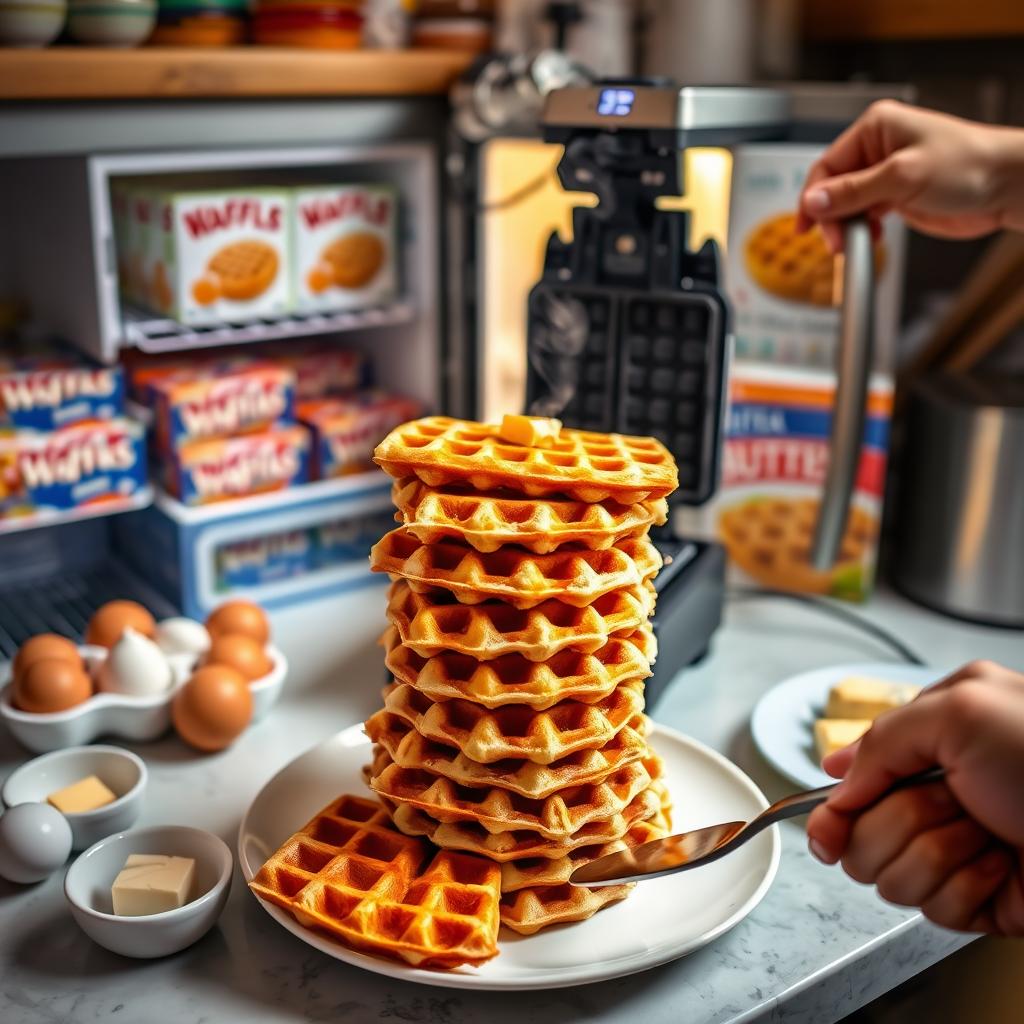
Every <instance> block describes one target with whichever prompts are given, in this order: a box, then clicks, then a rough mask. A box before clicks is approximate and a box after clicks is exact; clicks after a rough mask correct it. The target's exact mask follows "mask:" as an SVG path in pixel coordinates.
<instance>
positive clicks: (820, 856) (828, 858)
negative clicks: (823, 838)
mask: <svg viewBox="0 0 1024 1024" xmlns="http://www.w3.org/2000/svg"><path fill="white" fill-rule="evenodd" d="M807 849H809V850H810V851H811V856H812V857H814V858H815V859H817V860H820V861H821V863H822V864H835V862H836V861H835V857H833V856H832V854H830V853H829V852H828V850H826V849H825V847H824V846H822V845H821V843H819V842H818V840H817V839H808V840H807Z"/></svg>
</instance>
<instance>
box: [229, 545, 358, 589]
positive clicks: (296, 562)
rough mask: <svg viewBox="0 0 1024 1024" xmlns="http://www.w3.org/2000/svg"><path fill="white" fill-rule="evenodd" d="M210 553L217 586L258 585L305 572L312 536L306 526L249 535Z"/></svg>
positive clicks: (311, 560)
mask: <svg viewBox="0 0 1024 1024" xmlns="http://www.w3.org/2000/svg"><path fill="white" fill-rule="evenodd" d="M366 553H367V554H369V548H367V552H366ZM214 557H215V562H216V576H217V588H218V589H219V590H234V589H236V588H238V587H258V586H261V585H263V584H265V583H272V582H273V581H274V580H283V579H289V578H290V577H292V576H298V575H299V574H301V573H304V572H308V571H309V570H310V569H311V568H312V567H313V537H312V533H311V532H310V531H309V530H288V531H285V532H283V533H271V534H268V535H266V536H263V537H249V538H247V539H245V540H238V541H232V542H231V543H230V544H224V545H221V546H220V547H218V548H217V551H216V554H215V556H214Z"/></svg>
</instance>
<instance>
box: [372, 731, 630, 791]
mask: <svg viewBox="0 0 1024 1024" xmlns="http://www.w3.org/2000/svg"><path fill="white" fill-rule="evenodd" d="M366 734H367V735H368V736H369V737H370V739H371V740H373V742H374V743H376V744H378V745H379V746H380V747H382V748H383V749H384V750H386V751H387V753H388V755H389V756H390V757H391V760H392V761H394V762H395V763H396V764H398V765H401V766H402V767H403V768H421V769H423V770H425V771H428V772H431V773H432V774H434V775H440V776H443V777H444V778H446V779H451V780H452V781H453V782H457V783H459V784H460V785H462V786H478V787H497V788H499V789H507V790H510V791H511V792H513V793H518V794H519V795H520V796H526V797H532V798H533V799H542V798H544V797H548V796H551V795H552V794H553V793H557V792H558V791H559V790H561V789H566V788H567V787H569V786H581V785H585V784H587V783H590V782H596V781H597V780H599V779H603V778H605V777H606V776H608V775H610V774H611V773H612V772H614V771H616V770H617V769H619V768H622V767H624V766H625V765H627V764H632V763H633V762H634V761H639V760H640V759H641V758H643V757H645V756H646V755H647V740H646V735H647V720H646V719H645V718H644V717H643V716H642V715H638V716H637V718H636V720H635V723H634V724H630V725H627V726H625V727H624V728H622V729H620V730H619V731H618V732H617V733H616V734H615V736H614V737H612V739H611V740H609V741H608V743H606V744H605V745H604V746H603V747H600V748H597V749H591V750H579V751H577V752H576V753H574V754H569V755H568V756H567V757H562V758H559V759H558V760H557V761H553V762H552V763H551V764H546V765H545V764H535V763H534V762H533V761H522V760H516V759H515V758H508V759H506V760H503V761H493V762H491V764H480V763H478V762H477V761H473V760H471V759H470V758H468V757H466V755H465V754H463V753H462V752H461V751H460V750H458V749H456V748H455V747H449V746H447V745H446V744H444V743H437V742H436V741H435V740H428V739H427V738H426V737H424V736H421V735H420V734H419V733H418V732H417V731H416V730H415V729H414V728H413V727H412V726H411V725H409V723H408V722H406V721H405V720H404V719H401V718H399V717H398V716H397V715H393V714H391V712H390V711H378V712H376V714H373V715H371V716H370V718H369V719H367V722H366Z"/></svg>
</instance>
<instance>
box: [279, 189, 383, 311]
mask: <svg viewBox="0 0 1024 1024" xmlns="http://www.w3.org/2000/svg"><path fill="white" fill-rule="evenodd" d="M293 198H294V202H293V205H292V243H293V246H294V253H295V259H294V261H293V271H292V277H293V291H294V294H295V306H296V310H297V311H298V312H300V313H301V312H328V311H336V310H346V309H365V308H368V307H370V306H378V305H381V304H382V303H384V302H387V301H389V300H390V299H392V298H394V296H395V293H396V291H397V288H398V274H397V260H396V252H395V250H396V244H395V242H396V239H395V224H396V195H395V191H394V189H392V188H390V187H389V186H387V185H333V186H331V185H322V186H310V187H308V188H297V189H295V190H294V193H293Z"/></svg>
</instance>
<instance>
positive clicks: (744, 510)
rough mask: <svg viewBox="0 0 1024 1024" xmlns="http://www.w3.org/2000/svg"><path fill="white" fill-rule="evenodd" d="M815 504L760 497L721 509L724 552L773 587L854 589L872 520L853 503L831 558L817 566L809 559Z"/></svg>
mask: <svg viewBox="0 0 1024 1024" xmlns="http://www.w3.org/2000/svg"><path fill="white" fill-rule="evenodd" d="M818 504H819V503H818V500H817V499H816V498H792V499H787V498H763V499H755V500H751V501H747V502H744V503H743V504H741V505H734V506H733V507H732V508H728V509H725V510H724V511H723V512H722V513H721V515H720V517H719V520H718V532H719V536H720V537H721V538H722V543H723V544H724V545H725V547H726V550H727V551H728V552H729V558H730V559H731V560H732V561H733V562H735V563H736V565H738V566H739V567H740V568H741V569H742V570H743V571H744V572H745V573H747V575H749V576H751V577H752V578H753V579H755V580H757V581H758V582H759V583H763V584H764V585H765V586H768V587H773V588H775V589H777V590H797V591H801V592H803V593H810V594H831V593H833V592H835V591H841V590H843V589H847V590H849V589H856V590H860V589H861V586H862V585H863V582H864V581H863V580H862V579H861V572H862V566H863V563H864V555H865V550H866V549H867V548H868V546H869V545H871V544H873V543H874V540H875V537H876V536H877V533H878V520H877V519H875V517H874V516H871V515H869V514H868V513H867V512H865V511H864V510H863V509H861V508H859V507H858V506H856V505H854V506H853V507H852V508H851V510H850V518H849V520H848V522H847V524H846V532H845V533H844V534H843V539H842V542H841V544H840V547H839V555H838V557H837V559H836V563H835V565H833V566H832V568H831V569H827V570H825V571H821V570H818V569H815V568H814V566H813V565H811V545H812V543H813V540H814V529H815V524H816V523H817V520H818ZM852 584H856V585H857V586H851V585H852Z"/></svg>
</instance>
